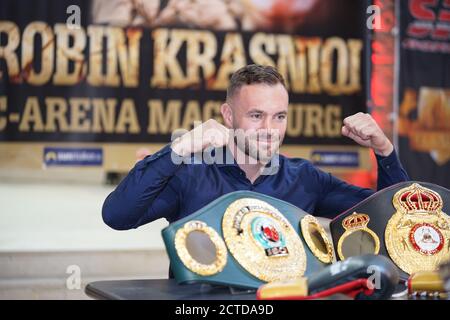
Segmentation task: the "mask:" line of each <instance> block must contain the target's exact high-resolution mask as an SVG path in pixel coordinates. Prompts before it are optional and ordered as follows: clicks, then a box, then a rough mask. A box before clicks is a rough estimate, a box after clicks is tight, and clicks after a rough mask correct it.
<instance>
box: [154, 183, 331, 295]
mask: <svg viewBox="0 0 450 320" xmlns="http://www.w3.org/2000/svg"><path fill="white" fill-rule="evenodd" d="M162 236H163V240H164V243H165V245H166V250H167V253H168V255H169V258H170V262H171V268H172V271H173V274H174V276H175V279H176V280H177V282H178V283H192V282H205V283H211V284H221V285H228V286H234V287H242V288H255V289H256V288H258V287H259V286H260V285H262V284H264V283H266V282H272V281H290V280H293V281H295V280H298V279H301V278H302V277H303V276H308V275H310V274H312V273H314V272H316V271H320V270H322V269H323V268H324V267H325V266H327V265H328V264H330V263H332V262H333V258H334V251H333V246H332V243H331V240H330V239H329V237H328V235H327V233H326V232H325V230H324V228H323V227H322V226H321V225H320V224H319V222H318V221H317V219H316V218H314V217H313V216H311V215H308V214H307V213H305V212H304V211H302V210H301V209H299V208H297V207H295V206H293V205H291V204H289V203H287V202H285V201H282V200H279V199H275V198H272V197H269V196H266V195H263V194H259V193H255V192H251V191H236V192H232V193H229V194H226V195H224V196H222V197H220V198H218V199H216V200H215V201H213V202H211V203H210V204H208V205H207V206H205V207H204V208H202V209H200V210H198V211H197V212H195V213H193V214H191V215H189V216H187V217H185V218H183V219H181V220H178V221H176V222H174V223H171V224H170V225H169V226H168V227H166V228H165V229H164V230H163V231H162Z"/></svg>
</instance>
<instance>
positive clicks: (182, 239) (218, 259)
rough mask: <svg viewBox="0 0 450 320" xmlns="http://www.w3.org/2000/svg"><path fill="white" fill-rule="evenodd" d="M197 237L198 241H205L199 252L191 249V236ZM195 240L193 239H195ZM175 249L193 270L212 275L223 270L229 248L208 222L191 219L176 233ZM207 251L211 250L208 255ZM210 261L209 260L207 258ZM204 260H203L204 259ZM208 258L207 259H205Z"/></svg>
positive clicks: (204, 274) (203, 274)
mask: <svg viewBox="0 0 450 320" xmlns="http://www.w3.org/2000/svg"><path fill="white" fill-rule="evenodd" d="M190 237H197V239H195V240H196V241H197V242H198V241H202V242H203V249H206V248H207V247H208V244H212V245H213V246H209V248H210V250H202V252H198V253H197V254H194V253H191V252H190V251H189V247H190V246H189V240H190V239H189V238H190ZM195 240H193V241H195ZM175 250H176V251H177V254H178V257H179V258H180V260H181V261H182V262H183V264H184V265H185V266H186V267H187V268H188V269H189V270H191V271H192V272H195V273H197V274H199V275H201V276H211V275H214V274H216V273H219V272H221V271H222V270H223V268H224V267H225V265H226V264H227V248H226V246H225V243H224V242H223V240H222V238H221V237H220V235H219V234H218V233H217V232H216V230H214V229H213V228H211V227H209V226H208V225H207V224H206V223H204V222H202V221H198V220H193V221H189V222H187V223H185V224H184V226H183V228H180V229H178V231H177V233H176V234H175ZM207 251H210V252H209V253H210V254H209V256H210V257H207V253H208V252H207ZM208 259H209V260H210V261H207V260H208ZM202 260H203V261H202ZM205 260H206V261H205Z"/></svg>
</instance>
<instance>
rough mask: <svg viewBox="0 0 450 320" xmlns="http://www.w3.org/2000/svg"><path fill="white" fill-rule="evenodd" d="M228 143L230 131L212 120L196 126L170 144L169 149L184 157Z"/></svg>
mask: <svg viewBox="0 0 450 320" xmlns="http://www.w3.org/2000/svg"><path fill="white" fill-rule="evenodd" d="M229 141H230V129H228V128H226V127H225V126H224V125H222V124H220V123H219V122H217V121H216V120H214V119H210V120H208V121H206V122H204V123H202V124H201V125H198V126H197V127H195V128H194V129H192V130H191V131H189V132H186V133H185V134H183V135H182V136H181V137H179V138H177V139H176V140H175V141H173V142H172V145H171V148H172V151H174V152H175V153H176V154H178V155H179V156H182V157H185V156H188V155H190V154H192V153H196V152H200V151H203V150H204V149H205V148H207V147H210V146H213V147H215V148H219V147H222V146H224V145H227V144H228V142H229Z"/></svg>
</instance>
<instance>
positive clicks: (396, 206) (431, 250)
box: [330, 182, 450, 279]
mask: <svg viewBox="0 0 450 320" xmlns="http://www.w3.org/2000/svg"><path fill="white" fill-rule="evenodd" d="M449 211H450V190H448V189H445V188H443V187H441V186H438V185H435V184H431V183H426V182H402V183H399V184H396V185H394V186H391V187H388V188H386V189H384V190H381V191H379V192H377V193H375V194H374V195H372V196H371V197H369V198H367V199H365V200H364V201H362V202H360V203H359V204H357V205H356V206H354V207H353V208H350V209H349V210H347V211H346V212H344V213H343V214H341V215H339V216H338V217H336V218H335V219H333V220H332V221H331V223H330V229H331V234H332V238H333V243H334V248H335V252H336V256H337V259H339V260H344V259H345V258H347V257H349V256H354V255H362V254H367V253H375V254H382V255H385V256H387V257H389V258H390V259H391V260H392V261H393V262H394V263H395V264H396V266H397V267H398V268H399V271H400V277H401V278H402V279H407V278H408V276H409V275H410V274H413V273H416V272H421V271H434V270H437V268H438V266H439V265H440V264H441V263H443V262H445V261H448V260H449V259H450V218H449V216H448V215H447V214H446V213H448V212H449Z"/></svg>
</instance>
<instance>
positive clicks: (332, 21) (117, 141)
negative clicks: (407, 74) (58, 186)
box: [0, 0, 366, 168]
mask: <svg viewBox="0 0 450 320" xmlns="http://www.w3.org/2000/svg"><path fill="white" fill-rule="evenodd" d="M363 4H364V1H343V2H341V1H339V2H337V1H324V0H306V1H284V0H273V1H257V0H253V1H245V0H242V1H226V0H209V1H200V0H197V1H184V0H170V1H163V0H161V1H160V0H129V1H126V0H125V1H124V0H94V1H74V0H44V1H32V2H30V1H26V0H5V1H2V2H1V3H0V147H1V148H2V150H4V151H5V152H2V154H3V155H5V154H6V153H7V154H8V157H9V159H11V155H12V154H13V153H14V150H20V149H21V148H23V147H24V146H29V147H30V148H31V149H30V150H33V152H37V153H39V159H41V160H42V162H41V164H42V163H43V164H44V165H52V164H53V165H64V161H62V162H63V163H61V159H62V160H64V159H65V158H66V159H72V160H74V162H73V165H77V166H78V165H83V159H85V160H86V163H84V164H85V165H102V164H103V165H105V163H108V161H111V158H112V157H113V154H112V153H110V152H108V147H111V146H114V148H116V151H117V150H118V149H117V148H119V149H120V148H121V147H122V146H126V145H130V144H133V145H134V144H143V145H145V146H152V145H154V146H158V147H159V146H161V145H163V144H166V143H168V142H170V140H171V134H172V132H173V131H175V130H177V129H186V130H190V129H191V128H192V127H193V125H194V123H195V122H196V121H206V120H208V119H210V118H213V119H216V120H218V121H220V122H222V119H221V115H220V105H221V104H222V103H223V101H224V99H225V94H226V88H227V86H228V82H229V78H230V76H231V74H232V73H233V72H234V71H236V70H237V69H239V68H240V67H242V66H244V65H246V64H250V63H257V64H264V65H273V66H276V67H277V68H278V70H279V71H280V72H281V73H282V74H283V76H284V77H285V80H286V84H287V87H288V90H289V94H290V106H289V113H288V124H287V132H286V138H285V141H284V144H285V146H286V148H287V149H286V150H302V148H303V150H307V153H306V154H303V156H305V157H309V158H312V159H313V160H314V161H316V162H317V163H318V164H320V165H323V166H329V167H361V166H362V163H363V157H361V154H362V153H361V150H360V149H359V148H357V147H356V145H355V144H354V143H353V142H352V141H351V140H350V139H348V138H345V137H342V136H341V126H342V120H343V119H344V118H345V117H347V116H349V115H351V114H354V113H357V112H359V111H362V112H365V111H366V105H365V94H364V91H365V90H364V63H363V62H364V58H363V56H364V52H363V51H364V43H363V42H364V26H365V22H364V18H365V8H364V7H363ZM74 146H75V147H76V149H74V150H72V147H74ZM90 147H93V148H97V149H94V150H91V149H89V148H90ZM296 147H299V148H296ZM305 148H306V149H305ZM48 150H51V151H48ZM47 151H48V152H49V153H48V154H45V152H47ZM103 151H104V152H103ZM124 153H126V152H115V153H114V154H115V155H116V156H117V155H118V154H119V155H120V154H124ZM287 153H290V154H289V155H297V154H296V152H295V151H292V152H289V151H288V152H287ZM1 157H2V155H0V162H5V161H6V160H5V159H4V158H3V159H1ZM108 157H109V159H106V158H108ZM119 158H120V156H119ZM102 160H107V161H106V162H105V161H102ZM66 164H70V161H69V163H66ZM130 165H132V163H127V165H125V167H128V168H129V167H130ZM115 167H116V168H121V166H120V165H119V166H117V165H115Z"/></svg>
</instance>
